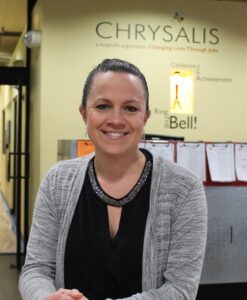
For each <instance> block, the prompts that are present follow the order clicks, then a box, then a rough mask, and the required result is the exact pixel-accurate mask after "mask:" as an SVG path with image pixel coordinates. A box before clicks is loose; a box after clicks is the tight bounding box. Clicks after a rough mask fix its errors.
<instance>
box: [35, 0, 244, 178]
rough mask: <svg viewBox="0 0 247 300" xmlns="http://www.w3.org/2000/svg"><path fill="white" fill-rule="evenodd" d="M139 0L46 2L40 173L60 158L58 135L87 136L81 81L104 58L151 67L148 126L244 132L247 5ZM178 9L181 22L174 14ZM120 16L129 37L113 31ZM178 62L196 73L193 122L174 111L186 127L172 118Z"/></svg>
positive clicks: (164, 130)
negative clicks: (172, 79)
mask: <svg viewBox="0 0 247 300" xmlns="http://www.w3.org/2000/svg"><path fill="white" fill-rule="evenodd" d="M140 3H141V2H135V3H133V2H131V5H130V2H129V1H126V2H125V3H121V4H120V3H117V2H116V1H111V0H108V1H104V3H90V2H88V3H87V4H85V3H83V2H82V1H79V0H77V1H74V2H73V6H71V5H69V4H68V2H67V1H59V3H58V1H53V2H50V1H48V0H44V1H42V6H43V14H44V15H43V19H44V24H43V28H42V73H43V77H42V78H43V81H42V90H41V93H42V96H41V131H40V132H41V152H40V154H41V156H40V159H41V169H40V171H41V176H42V175H43V174H44V173H45V171H46V170H47V168H48V167H49V166H50V165H51V164H53V163H54V162H55V161H56V154H57V140H59V139H71V138H82V137H84V125H83V123H82V121H81V118H80V115H79V113H78V106H79V103H80V99H81V91H82V86H83V82H84V80H85V78H86V75H87V74H88V72H89V71H90V69H91V68H92V67H93V66H95V65H96V64H97V63H98V62H99V61H101V60H102V59H103V58H105V57H119V58H122V59H127V60H129V61H131V62H134V63H135V64H136V65H138V66H139V67H140V68H141V70H143V72H144V73H145V74H146V77H147V80H148V83H149V87H150V98H151V110H152V116H151V119H150V121H149V122H148V124H147V128H146V132H148V133H158V134H170V135H183V136H185V138H186V139H187V140H213V141H219V140H234V141H244V140H245V139H246V136H245V132H244V130H241V129H243V128H245V127H246V122H247V121H246V118H245V111H246V108H247V103H246V101H243V99H244V98H245V97H246V89H245V80H244V78H245V73H244V72H245V69H246V67H247V61H246V60H245V59H244V57H245V53H246V50H247V47H246V46H247V39H246V31H247V26H246V25H247V24H246V23H247V20H246V18H245V15H246V12H247V5H246V4H241V3H231V2H229V3H228V2H213V1H209V2H207V1H205V2H198V1H196V2H195V1H189V3H190V5H188V2H187V1H186V3H185V2H183V1H170V2H167V1H166V2H163V1H158V0H155V3H154V2H152V3H149V2H146V3H143V2H142V4H140ZM154 4H155V5H154ZM58 5H59V9H57V7H58ZM176 12H178V13H179V14H180V17H184V20H183V21H181V20H177V18H174V15H175V13H176ZM103 21H104V22H109V23H107V24H105V25H104V26H103V25H102V27H100V34H101V35H102V36H104V37H107V38H101V37H100V36H98V35H97V34H96V26H97V24H99V23H100V22H103ZM117 23H118V24H119V27H121V29H126V28H128V26H130V33H129V34H130V36H129V37H128V33H127V32H126V31H125V32H124V31H122V32H119V38H117V37H116V33H115V31H116V26H117V25H116V24H117ZM128 24H130V25H128ZM136 24H139V27H138V28H139V29H138V30H139V32H140V31H141V28H144V29H145V30H144V31H143V32H142V33H139V34H138V35H137V37H135V26H136ZM149 25H150V26H151V27H152V28H153V29H152V30H153V31H154V30H155V29H156V28H157V27H158V26H160V27H159V29H158V30H157V33H156V34H155V35H154V34H152V32H151V31H150V30H149V29H148V28H149V27H148V26H149ZM164 26H169V27H166V29H165V30H166V31H169V33H165V32H164V30H163V28H164ZM182 27H183V28H184V31H181V28H182ZM193 30H194V31H193ZM193 34H194V36H193ZM142 35H143V36H142ZM144 38H145V40H144ZM176 38H177V41H175V40H176ZM153 39H154V40H153ZM163 39H166V40H169V39H173V41H171V42H169V41H164V40H163ZM174 66H176V67H177V66H179V67H180V68H181V69H192V70H193V71H194V72H195V93H194V97H195V111H194V114H192V115H190V117H192V118H196V119H195V120H196V124H195V126H192V127H193V128H187V127H188V126H189V125H190V124H186V125H184V122H186V121H187V116H184V115H175V117H176V118H177V120H178V121H181V120H183V121H184V122H182V128H171V127H172V126H169V125H170V124H168V123H169V122H170V119H169V118H170V113H169V92H170V91H169V76H170V71H171V70H172V69H174ZM176 67H175V68H176ZM54 120H56V122H55V124H54ZM172 125H173V127H175V126H176V124H172ZM186 126H187V127H186Z"/></svg>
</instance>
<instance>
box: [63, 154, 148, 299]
mask: <svg viewBox="0 0 247 300" xmlns="http://www.w3.org/2000/svg"><path fill="white" fill-rule="evenodd" d="M143 152H144V153H145V155H146V158H147V159H146V165H147V162H148V161H149V164H150V161H151V162H152V156H151V155H150V154H149V153H148V152H147V151H143ZM146 165H145V166H146ZM94 172H95V170H94ZM144 173H146V174H144ZM151 173H152V172H151V170H149V172H148V173H147V168H145V167H144V171H143V172H142V175H141V177H140V179H139V180H138V183H140V181H141V180H142V182H143V177H145V178H146V179H145V183H144V184H143V186H142V187H141V189H140V190H139V189H138V188H137V186H138V185H139V184H138V183H137V184H136V186H135V187H134V188H133V189H132V191H131V192H132V195H133V190H136V191H137V194H136V195H135V197H134V199H133V200H132V201H130V202H128V203H127V204H125V205H124V206H123V208H122V213H121V219H120V224H119V229H118V232H117V234H116V236H115V237H114V238H113V239H112V238H111V237H110V232H109V223H108V213H107V204H106V203H105V202H103V201H102V199H101V198H100V197H99V193H98V192H99V191H95V190H94V189H93V187H92V186H94V184H93V185H92V183H93V182H92V177H91V178H90V176H89V172H87V174H86V177H85V182H84V185H83V188H82V191H81V194H80V197H79V200H78V204H77V207H76V209H75V213H74V216H73V219H72V223H71V226H70V230H69V233H68V238H67V244H66V249H65V265H64V272H65V274H64V278H65V288H68V289H72V288H77V289H78V290H80V291H81V292H82V293H83V294H84V295H85V296H86V297H87V298H89V299H90V300H103V299H106V298H108V297H109V298H113V299H114V298H124V297H128V296H131V295H133V294H135V293H138V292H141V291H142V252H143V240H144V232H145V225H146V219H147V214H148V210H149V195H150V185H151ZM94 175H95V174H94ZM94 180H95V181H96V185H97V186H99V187H100V185H99V183H98V181H97V178H96V176H95V177H94ZM101 192H102V193H103V194H105V193H104V192H103V191H102V190H101ZM131 192H130V193H131ZM130 193H128V195H129V194H130ZM105 195H106V194H105ZM128 195H127V196H125V197H123V198H126V197H128ZM106 196H107V198H109V197H110V196H108V195H106ZM110 198H111V197H110ZM115 200H116V199H115Z"/></svg>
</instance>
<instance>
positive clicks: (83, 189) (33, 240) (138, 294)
mask: <svg viewBox="0 0 247 300" xmlns="http://www.w3.org/2000/svg"><path fill="white" fill-rule="evenodd" d="M148 97H149V94H148V87H147V83H146V80H145V78H144V76H143V74H142V73H141V72H140V71H139V69H138V68H136V67H135V66H134V65H132V64H130V63H128V62H125V61H122V60H118V59H106V60H104V61H103V62H102V63H101V64H99V65H98V66H97V67H96V68H95V69H93V70H92V71H91V73H90V74H89V76H88V78H87V80H86V83H85V86H84V91H83V100H82V104H81V106H80V113H81V115H82V118H83V120H84V122H85V124H86V128H87V132H88V135H89V137H90V139H91V141H92V142H93V143H94V146H95V153H94V154H92V155H89V156H87V157H84V158H79V159H75V160H69V161H63V162H59V163H58V164H56V165H55V166H54V167H53V168H52V169H51V170H50V171H49V172H48V174H47V176H46V177H45V179H44V181H43V183H42V184H41V187H40V190H39V193H38V196H37V200H36V205H35V211H34V217H33V224H32V228H31V233H30V238H29V242H28V247H27V256H26V262H25V265H24V267H23V270H22V273H21V276H20V292H21V294H22V297H23V299H25V300H41V299H42V300H44V299H45V300H57V299H58V300H63V299H64V300H65V299H67V300H76V299H78V300H79V299H80V300H81V299H90V300H102V299H107V298H108V299H120V298H121V299H123V298H124V299H130V300H132V299H133V300H134V299H140V300H142V299H143V300H144V299H148V300H149V299H150V300H151V299H164V300H168V299H177V300H178V299H191V300H192V299H195V297H196V293H197V289H198V284H199V281H200V274H201V269H202V264H203V257H204V251H205V245H206V228H207V224H206V223H207V208H206V200H205V195H204V191H203V187H202V184H201V183H200V182H199V180H198V179H197V178H196V177H195V176H194V175H192V174H191V173H190V172H188V171H186V170H185V169H183V168H181V167H179V166H177V165H175V164H172V163H170V162H168V161H166V160H164V159H162V158H161V157H156V156H155V155H153V154H151V153H149V152H147V151H145V150H144V149H139V148H138V144H139V142H140V140H141V138H142V136H143V133H144V126H145V124H146V122H147V120H148V118H149V115H150V113H149V104H148Z"/></svg>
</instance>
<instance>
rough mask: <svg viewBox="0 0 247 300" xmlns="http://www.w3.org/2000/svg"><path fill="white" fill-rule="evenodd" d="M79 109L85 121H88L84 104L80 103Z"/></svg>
mask: <svg viewBox="0 0 247 300" xmlns="http://www.w3.org/2000/svg"><path fill="white" fill-rule="evenodd" d="M79 111H80V114H81V116H82V119H83V121H84V122H85V123H86V121H87V116H86V109H85V108H84V107H83V106H82V105H80V107H79Z"/></svg>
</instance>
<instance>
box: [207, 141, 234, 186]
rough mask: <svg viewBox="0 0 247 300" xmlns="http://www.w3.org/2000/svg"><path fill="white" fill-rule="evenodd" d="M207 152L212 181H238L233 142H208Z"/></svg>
mask: <svg viewBox="0 0 247 300" xmlns="http://www.w3.org/2000/svg"><path fill="white" fill-rule="evenodd" d="M206 152H207V158H208V165H209V171H210V176H211V180H212V181H216V182H232V181H236V175H235V164H234V145H233V144H231V143H217V144H207V146H206Z"/></svg>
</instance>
